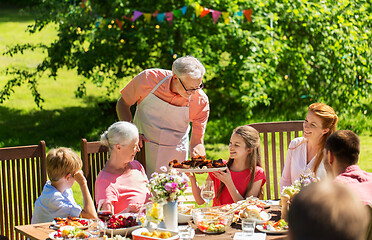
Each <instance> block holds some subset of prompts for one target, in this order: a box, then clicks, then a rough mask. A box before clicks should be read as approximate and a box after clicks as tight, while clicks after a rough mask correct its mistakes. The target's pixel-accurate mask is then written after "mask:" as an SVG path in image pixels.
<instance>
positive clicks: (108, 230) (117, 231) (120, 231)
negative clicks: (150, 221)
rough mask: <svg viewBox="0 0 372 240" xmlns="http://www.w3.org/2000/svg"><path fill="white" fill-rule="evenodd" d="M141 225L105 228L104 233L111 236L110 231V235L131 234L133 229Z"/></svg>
mask: <svg viewBox="0 0 372 240" xmlns="http://www.w3.org/2000/svg"><path fill="white" fill-rule="evenodd" d="M140 227H141V225H137V226H133V227H128V228H116V229H111V228H106V235H108V236H111V232H112V235H114V236H115V235H122V236H125V235H127V236H128V235H129V234H131V233H132V232H133V231H134V230H136V229H138V228H140Z"/></svg>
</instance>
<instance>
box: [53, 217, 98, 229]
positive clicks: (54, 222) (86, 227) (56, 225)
mask: <svg viewBox="0 0 372 240" xmlns="http://www.w3.org/2000/svg"><path fill="white" fill-rule="evenodd" d="M63 219H66V218H63ZM77 219H79V220H85V221H87V222H88V225H86V226H75V227H77V228H80V229H88V227H89V226H90V225H91V224H92V223H93V221H92V220H91V219H86V218H77ZM52 224H53V225H54V226H55V227H57V228H60V227H61V226H60V225H59V224H57V222H56V221H55V220H53V223H52ZM65 226H71V225H64V226H62V227H65ZM73 227H74V226H73Z"/></svg>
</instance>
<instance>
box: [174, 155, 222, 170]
mask: <svg viewBox="0 0 372 240" xmlns="http://www.w3.org/2000/svg"><path fill="white" fill-rule="evenodd" d="M169 166H171V167H173V168H175V169H177V170H178V171H180V172H196V173H204V172H215V171H225V170H226V169H227V166H226V163H225V162H224V161H223V160H222V159H218V160H214V161H213V160H210V159H206V158H205V156H203V157H200V156H197V157H193V158H191V160H185V161H183V162H181V163H179V162H178V161H177V160H176V159H174V160H172V161H170V162H169Z"/></svg>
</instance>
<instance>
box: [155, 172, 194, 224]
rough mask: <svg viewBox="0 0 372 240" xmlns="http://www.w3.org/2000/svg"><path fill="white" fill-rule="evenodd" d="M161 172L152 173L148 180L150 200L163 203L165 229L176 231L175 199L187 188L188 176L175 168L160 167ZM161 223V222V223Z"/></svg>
mask: <svg viewBox="0 0 372 240" xmlns="http://www.w3.org/2000/svg"><path fill="white" fill-rule="evenodd" d="M160 170H162V173H157V172H155V173H153V174H152V175H151V179H150V181H149V187H150V190H151V194H152V196H151V198H150V200H151V201H152V202H157V203H159V204H163V214H164V218H163V224H164V227H165V228H166V229H169V230H173V231H177V225H178V214H177V199H178V197H179V196H181V195H182V194H183V193H184V191H185V190H186V188H187V182H188V181H189V178H188V177H187V176H186V174H185V173H179V172H178V171H177V170H175V169H172V168H171V169H169V171H167V168H166V167H164V166H163V167H161V168H160ZM161 224H162V223H161Z"/></svg>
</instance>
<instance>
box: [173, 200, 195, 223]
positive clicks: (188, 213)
mask: <svg viewBox="0 0 372 240" xmlns="http://www.w3.org/2000/svg"><path fill="white" fill-rule="evenodd" d="M194 208H195V204H181V203H180V204H178V206H177V212H178V223H180V224H185V223H188V222H189V221H192V210H193V209H194Z"/></svg>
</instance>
